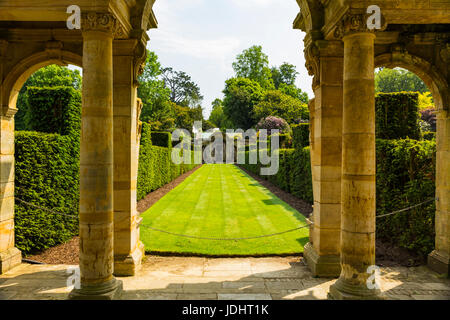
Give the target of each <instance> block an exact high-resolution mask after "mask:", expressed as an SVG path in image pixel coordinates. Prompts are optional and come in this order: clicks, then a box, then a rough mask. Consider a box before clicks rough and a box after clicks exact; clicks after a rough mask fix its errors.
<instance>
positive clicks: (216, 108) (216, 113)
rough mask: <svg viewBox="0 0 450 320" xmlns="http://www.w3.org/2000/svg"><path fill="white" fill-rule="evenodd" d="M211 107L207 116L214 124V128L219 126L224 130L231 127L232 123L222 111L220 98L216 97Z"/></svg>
mask: <svg viewBox="0 0 450 320" xmlns="http://www.w3.org/2000/svg"><path fill="white" fill-rule="evenodd" d="M212 105H213V108H212V111H211V115H210V116H209V121H210V122H211V123H213V124H214V126H215V127H216V128H219V129H220V130H221V131H225V130H226V129H232V128H233V124H232V123H231V121H230V120H229V119H228V118H227V116H226V115H225V113H224V111H223V102H222V100H220V99H216V100H214V101H213V103H212Z"/></svg>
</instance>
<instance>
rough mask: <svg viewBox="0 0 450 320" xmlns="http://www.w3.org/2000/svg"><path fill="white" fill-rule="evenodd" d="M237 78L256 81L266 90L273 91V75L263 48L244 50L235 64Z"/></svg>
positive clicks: (254, 47)
mask: <svg viewBox="0 0 450 320" xmlns="http://www.w3.org/2000/svg"><path fill="white" fill-rule="evenodd" d="M233 69H234V72H235V73H236V77H237V78H248V79H250V80H253V81H256V82H258V83H259V85H260V86H261V87H262V88H264V89H273V88H274V84H273V80H272V73H271V71H270V68H269V57H268V56H267V55H266V54H265V53H264V52H263V51H262V47H261V46H253V47H251V48H249V49H246V50H244V51H243V52H242V53H241V54H239V55H238V56H237V57H236V61H235V62H233Z"/></svg>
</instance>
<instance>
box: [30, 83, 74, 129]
mask: <svg viewBox="0 0 450 320" xmlns="http://www.w3.org/2000/svg"><path fill="white" fill-rule="evenodd" d="M26 96H27V98H28V100H27V105H28V108H27V112H26V114H25V123H26V128H27V129H28V130H29V131H38V132H44V133H58V134H61V135H69V136H73V137H75V136H79V134H80V130H81V92H80V91H79V90H75V89H74V88H72V87H52V88H49V87H42V88H38V87H28V90H27V95H26Z"/></svg>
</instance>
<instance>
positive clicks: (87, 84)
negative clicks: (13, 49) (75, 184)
mask: <svg viewBox="0 0 450 320" xmlns="http://www.w3.org/2000/svg"><path fill="white" fill-rule="evenodd" d="M82 23H83V26H82V31H83V107H82V118H81V124H82V125H81V151H80V272H81V288H80V289H74V290H73V291H72V293H71V295H70V298H72V299H113V298H116V297H118V295H119V294H120V292H121V289H122V283H121V282H120V281H117V280H116V279H115V278H114V276H113V271H114V270H113V269H114V258H113V243H114V239H113V236H114V221H113V104H112V99H113V61H112V43H113V37H114V32H115V30H116V28H117V25H116V24H117V21H116V19H115V18H114V17H113V16H111V15H110V14H107V13H88V14H87V15H83V19H82Z"/></svg>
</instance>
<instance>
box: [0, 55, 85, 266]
mask: <svg viewBox="0 0 450 320" xmlns="http://www.w3.org/2000/svg"><path fill="white" fill-rule="evenodd" d="M39 57H43V56H39V55H35V56H34V57H32V58H29V59H26V61H23V62H22V63H20V64H19V66H17V67H16V68H15V69H14V70H13V71H12V72H11V73H10V75H9V77H8V80H10V82H9V83H14V85H13V86H12V89H11V94H10V97H9V101H10V104H9V108H10V109H12V110H17V113H16V114H15V116H14V117H12V118H11V122H12V121H14V122H15V123H14V124H15V128H14V125H12V126H11V131H12V132H11V135H12V136H13V141H12V142H13V145H14V154H13V157H14V158H13V160H14V170H13V171H12V174H11V178H12V179H11V180H12V181H11V182H12V184H13V187H14V194H13V197H14V202H13V203H14V206H13V207H12V208H11V209H12V210H14V211H15V212H14V225H15V228H14V232H15V246H16V248H18V249H19V250H20V251H21V252H22V255H23V257H24V258H26V259H31V260H34V261H38V262H42V263H51V264H56V263H72V264H78V248H75V246H78V242H75V243H74V242H73V241H71V239H72V238H73V237H75V236H77V235H78V231H79V222H78V211H79V176H80V133H81V100H82V99H81V84H82V77H81V73H80V68H79V66H80V65H81V63H80V61H79V60H78V59H76V60H75V61H74V62H75V63H77V65H78V66H76V65H73V64H69V63H68V62H69V61H67V60H66V61H61V60H53V59H50V60H45V61H42V62H39V63H36V64H34V65H32V66H30V64H29V63H31V61H34V62H36V61H37V60H36V59H39ZM74 57H75V56H74ZM77 60H78V61H77ZM72 61H73V60H72ZM26 67H28V68H26ZM25 68H26V69H25ZM20 71H23V73H22V74H20V75H19V72H20ZM13 75H14V76H16V80H15V81H12V79H13ZM4 134H5V130H4V128H2V135H4ZM60 244H64V246H66V248H70V249H69V250H67V249H66V250H65V252H66V254H67V255H68V257H60V256H55V255H52V254H51V252H49V253H47V254H46V255H45V256H39V254H40V253H41V252H42V251H44V250H46V249H48V248H52V247H55V246H57V245H60ZM74 248H75V249H76V250H73V249H74ZM30 255H31V257H30Z"/></svg>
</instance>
